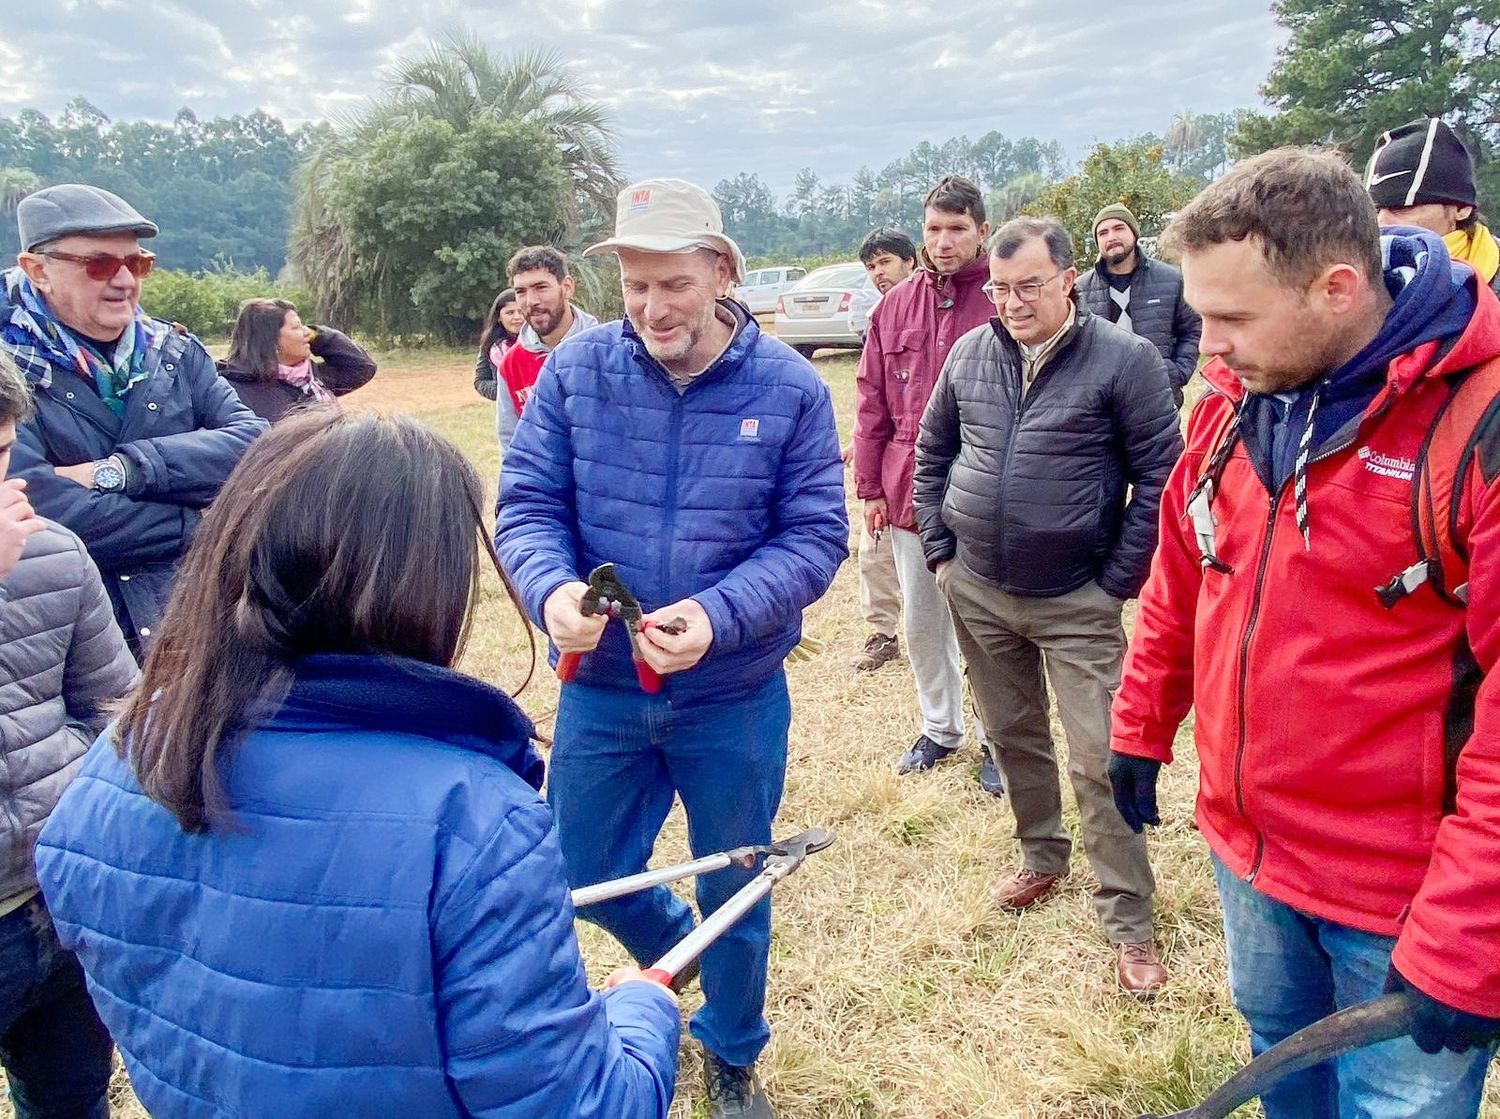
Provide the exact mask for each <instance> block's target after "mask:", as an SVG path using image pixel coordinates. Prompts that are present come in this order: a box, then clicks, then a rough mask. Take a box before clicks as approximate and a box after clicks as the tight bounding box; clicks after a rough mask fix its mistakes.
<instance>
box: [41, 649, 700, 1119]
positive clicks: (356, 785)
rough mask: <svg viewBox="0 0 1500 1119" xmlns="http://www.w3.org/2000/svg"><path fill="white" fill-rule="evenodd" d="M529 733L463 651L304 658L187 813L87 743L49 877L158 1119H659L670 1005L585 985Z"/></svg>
mask: <svg viewBox="0 0 1500 1119" xmlns="http://www.w3.org/2000/svg"><path fill="white" fill-rule="evenodd" d="M530 734H531V724H530V722H529V721H528V720H527V719H526V717H525V716H524V715H522V714H521V712H520V710H519V709H518V708H517V707H516V706H515V704H513V703H512V702H511V701H510V699H509V698H508V697H507V696H505V695H504V694H503V693H501V692H499V691H497V690H495V689H494V688H491V687H489V686H488V685H485V684H481V683H479V682H478V681H476V680H471V679H469V678H467V677H464V676H460V675H459V674H457V673H454V672H448V671H446V670H444V669H439V668H435V667H433V666H431V665H425V664H420V663H418V662H415V661H410V660H404V659H398V658H387V659H382V658H377V657H368V656H318V657H311V658H308V659H307V660H305V661H303V662H302V663H301V664H300V665H298V666H297V669H296V679H295V683H294V684H293V687H292V690H291V693H290V695H289V697H288V698H287V700H286V702H285V703H284V704H283V705H282V706H281V707H280V709H279V710H278V711H277V712H276V713H275V714H274V716H272V717H271V718H270V719H269V721H268V722H266V723H264V724H263V725H261V726H260V727H258V728H257V729H254V730H252V731H251V732H250V734H249V735H248V736H247V737H246V738H245V739H244V740H243V741H242V742H241V743H239V744H238V745H236V746H234V747H233V748H232V749H231V750H230V751H229V752H228V755H227V762H226V763H225V764H224V767H223V777H224V785H225V790H226V792H227V794H228V799H229V804H230V806H231V808H232V811H233V820H232V821H231V826H227V827H224V828H222V829H220V830H216V831H214V832H211V833H208V834H198V835H189V834H185V833H184V832H183V831H182V830H181V828H180V827H179V826H178V823H177V821H176V819H175V818H174V817H173V816H172V815H171V814H170V813H168V812H167V811H166V809H164V808H162V807H161V806H160V805H158V804H156V803H155V802H153V801H151V800H148V799H147V798H146V797H145V795H144V794H143V793H142V792H141V789H140V786H139V784H138V783H137V782H136V780H135V777H134V774H133V773H132V770H131V768H130V765H129V763H128V762H127V761H124V760H122V759H121V758H120V757H119V756H118V754H117V753H116V750H115V743H114V741H113V738H112V736H111V735H110V734H109V733H106V734H105V735H104V737H102V738H100V740H99V741H98V742H97V743H95V745H94V747H93V749H92V750H91V751H90V753H89V755H88V758H87V760H86V761H85V763H84V766H83V770H82V772H81V774H80V775H79V777H78V779H77V780H76V781H74V783H73V784H72V785H71V786H70V787H69V789H68V791H67V792H66V793H65V794H63V798H62V801H61V803H59V805H58V807H57V809H56V810H55V811H54V812H53V814H52V818H51V820H50V821H49V822H48V823H47V826H46V827H45V828H44V829H43V831H42V836H41V840H40V843H39V845H38V854H37V873H38V877H39V879H40V881H41V883H42V889H43V892H44V894H45V896H46V899H47V904H48V906H49V907H50V908H51V911H52V916H53V918H54V920H55V922H56V924H57V929H58V935H59V937H60V938H61V940H62V941H63V943H64V944H66V945H67V946H68V947H69V948H71V949H73V950H74V951H76V952H77V953H78V956H79V959H80V960H81V961H82V963H83V966H84V970H85V972H86V973H87V976H88V980H89V989H90V992H91V993H92V995H93V997H94V1001H95V1004H96V1005H97V1006H98V1008H99V1013H100V1016H101V1017H102V1018H103V1019H104V1022H105V1024H106V1025H107V1026H108V1027H109V1031H110V1033H111V1034H112V1035H113V1036H114V1039H115V1041H116V1042H117V1043H118V1044H119V1046H120V1049H121V1052H122V1053H123V1055H124V1057H125V1063H126V1067H127V1068H128V1069H129V1071H130V1078H131V1082H132V1084H133V1085H134V1086H135V1091H136V1094H137V1095H138V1096H139V1097H140V1099H141V1102H142V1103H144V1104H145V1105H146V1108H147V1109H148V1110H149V1111H150V1112H151V1114H152V1115H154V1116H157V1117H158V1119H174V1117H199V1116H201V1117H203V1119H208V1117H210V1116H213V1117H216V1119H224V1117H226V1116H269V1115H286V1116H291V1115H309V1116H311V1115H324V1116H343V1117H348V1119H353V1117H358V1116H370V1117H375V1116H423V1117H424V1119H449V1117H458V1116H492V1117H496V1119H499V1117H506V1119H565V1117H566V1119H573V1117H578V1119H646V1117H649V1119H664V1117H665V1116H666V1114H667V1109H668V1106H669V1104H670V1102H671V1097H672V1091H673V1086H674V1082H675V1078H676V1073H677V1044H678V1034H679V1028H680V1025H679V1018H678V1012H677V1008H676V1006H675V1005H674V1004H673V1002H672V1000H671V999H670V998H669V997H668V996H667V995H666V994H665V993H664V992H662V991H661V990H660V989H658V988H656V987H654V986H652V985H650V984H645V983H627V984H624V985H622V986H620V987H617V988H615V989H614V990H612V991H610V992H608V993H606V994H604V995H602V996H601V995H598V994H594V993H592V992H590V990H589V989H588V986H587V983H586V981H585V977H584V970H583V962H582V960H581V959H580V958H579V954H578V942H577V939H576V938H575V936H574V931H573V906H572V903H571V901H570V900H569V895H568V887H567V885H566V883H565V881H564V877H563V874H564V871H563V861H562V855H561V852H560V851H559V849H558V846H557V840H556V837H555V835H554V834H553V830H552V817H551V813H550V812H549V811H548V809H547V806H546V805H545V804H544V803H542V801H541V799H540V798H539V797H538V796H537V792H536V789H537V787H538V786H539V785H540V784H541V780H542V762H541V759H540V758H539V757H538V755H537V753H536V751H535V749H534V747H533V746H532V745H531V743H530V741H529V736H530Z"/></svg>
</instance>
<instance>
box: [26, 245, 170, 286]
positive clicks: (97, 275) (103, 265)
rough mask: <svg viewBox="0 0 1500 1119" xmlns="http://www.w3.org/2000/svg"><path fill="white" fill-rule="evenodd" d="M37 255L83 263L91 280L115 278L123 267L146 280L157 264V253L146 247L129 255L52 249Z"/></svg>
mask: <svg viewBox="0 0 1500 1119" xmlns="http://www.w3.org/2000/svg"><path fill="white" fill-rule="evenodd" d="M37 255H38V256H45V257H51V258H52V259H53V260H66V261H68V262H69V263H70V264H81V265H83V274H84V275H85V276H87V277H88V278H89V279H91V280H113V279H114V278H115V277H116V276H117V275H119V274H120V269H121V268H128V269H130V274H131V275H132V276H134V277H135V278H136V279H137V280H144V279H145V278H146V277H147V276H149V275H151V269H152V268H154V267H155V266H156V254H155V253H148V252H147V251H146V250H145V249H142V250H141V251H140V252H138V253H131V254H130V255H129V256H109V255H99V256H79V255H78V254H77V253H59V252H50V251H49V252H41V253H38V254H37Z"/></svg>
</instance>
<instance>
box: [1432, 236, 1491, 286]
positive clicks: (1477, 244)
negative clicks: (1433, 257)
mask: <svg viewBox="0 0 1500 1119" xmlns="http://www.w3.org/2000/svg"><path fill="white" fill-rule="evenodd" d="M1443 244H1445V245H1447V246H1448V255H1449V256H1451V257H1452V258H1453V259H1454V260H1461V261H1463V262H1464V263H1465V264H1468V265H1470V266H1471V267H1472V268H1473V269H1474V271H1476V272H1478V273H1479V278H1480V279H1482V280H1483V281H1484V282H1485V283H1489V282H1490V281H1491V280H1493V279H1494V278H1495V273H1496V272H1500V242H1497V241H1496V240H1495V235H1494V234H1493V233H1491V232H1490V231H1489V230H1488V229H1487V228H1486V227H1484V226H1483V225H1478V224H1476V225H1475V226H1474V228H1473V229H1471V230H1462V229H1455V230H1454V231H1453V232H1452V233H1450V234H1448V235H1447V236H1446V237H1444V238H1443Z"/></svg>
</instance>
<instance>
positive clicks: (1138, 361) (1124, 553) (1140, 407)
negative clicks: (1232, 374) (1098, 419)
mask: <svg viewBox="0 0 1500 1119" xmlns="http://www.w3.org/2000/svg"><path fill="white" fill-rule="evenodd" d="M1167 370H1168V366H1167V363H1166V362H1164V361H1162V360H1161V356H1160V355H1159V354H1158V353H1157V350H1156V347H1154V346H1150V345H1142V346H1138V347H1136V353H1135V355H1134V356H1133V357H1132V358H1131V360H1129V361H1126V362H1123V363H1122V365H1121V368H1120V370H1119V372H1118V373H1117V374H1116V376H1115V381H1114V411H1115V423H1116V425H1117V430H1118V433H1119V434H1118V438H1119V440H1120V445H1121V453H1122V458H1123V460H1124V464H1125V479H1126V481H1127V482H1129V483H1130V485H1131V488H1132V489H1131V496H1130V501H1129V503H1128V504H1127V505H1126V506H1125V515H1124V519H1123V521H1122V522H1121V526H1120V535H1119V538H1118V539H1117V540H1116V541H1115V547H1114V550H1113V551H1112V552H1111V553H1110V555H1109V558H1108V559H1107V560H1106V561H1105V564H1104V570H1103V571H1102V572H1101V573H1100V575H1099V585H1100V586H1102V587H1103V588H1104V589H1105V590H1106V591H1108V592H1109V593H1110V594H1112V595H1114V596H1115V597H1116V598H1134V597H1135V596H1136V595H1138V594H1140V592H1141V587H1143V586H1144V585H1145V583H1146V575H1147V573H1148V572H1149V571H1150V569H1151V557H1152V555H1153V554H1154V553H1155V551H1156V541H1157V532H1158V525H1157V516H1158V514H1159V512H1160V509H1161V495H1162V490H1163V489H1164V488H1165V487H1166V484H1167V476H1168V475H1169V474H1170V473H1171V472H1172V467H1173V466H1174V465H1175V464H1176V462H1177V459H1178V458H1179V457H1180V456H1181V454H1182V431H1181V429H1180V428H1179V427H1178V423H1177V407H1176V404H1175V403H1174V400H1173V394H1172V385H1171V383H1170V382H1169V380H1168V372H1167Z"/></svg>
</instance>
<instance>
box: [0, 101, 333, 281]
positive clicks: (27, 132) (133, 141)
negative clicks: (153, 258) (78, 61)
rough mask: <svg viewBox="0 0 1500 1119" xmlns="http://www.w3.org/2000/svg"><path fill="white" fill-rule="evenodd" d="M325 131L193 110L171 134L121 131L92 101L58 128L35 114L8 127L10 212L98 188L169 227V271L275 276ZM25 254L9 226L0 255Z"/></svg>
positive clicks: (165, 233) (3, 192)
mask: <svg viewBox="0 0 1500 1119" xmlns="http://www.w3.org/2000/svg"><path fill="white" fill-rule="evenodd" d="M330 132H331V130H330V129H329V127H328V126H327V125H326V124H318V125H303V126H301V127H299V128H294V129H290V130H289V129H288V128H287V127H286V126H285V125H284V124H283V123H282V122H281V121H280V120H278V119H277V118H276V117H274V116H272V115H271V114H269V113H266V112H262V111H260V110H256V111H255V112H253V113H250V114H249V115H248V116H233V117H213V118H211V119H209V120H200V119H199V118H198V117H197V116H195V115H194V114H193V112H192V110H190V109H183V110H181V111H180V112H178V114H177V116H176V118H175V119H173V121H172V123H171V124H158V123H155V122H152V121H144V120H136V121H111V120H110V119H109V117H107V116H106V115H105V114H104V113H103V112H102V111H100V110H99V109H98V108H97V107H95V106H94V105H91V104H90V103H89V102H88V101H85V100H84V99H83V98H74V99H73V100H72V101H70V102H68V104H67V106H66V108H64V109H63V111H62V112H61V113H60V114H59V115H58V117H57V119H56V120H53V119H50V118H48V117H47V116H45V115H43V114H42V113H39V112H37V111H36V110H34V109H23V110H22V111H21V112H20V113H18V114H17V115H16V116H14V117H0V208H3V210H4V212H5V213H6V214H9V213H11V212H13V210H14V206H15V203H16V202H18V201H19V200H20V198H21V197H23V196H24V195H26V194H29V193H30V192H31V191H33V190H36V189H38V188H40V187H42V186H46V185H49V184H51V183H61V182H88V183H93V184H94V185H96V186H101V187H104V188H105V189H106V190H112V191H114V192H115V193H116V194H118V195H120V196H121V197H123V198H128V199H130V201H131V202H132V203H133V204H134V205H135V206H136V208H138V209H139V210H140V211H141V212H142V213H144V214H148V215H150V216H151V218H152V219H153V220H154V221H156V223H157V224H158V225H160V226H161V236H160V238H158V240H157V243H156V245H155V246H153V247H154V249H155V250H156V252H157V253H158V255H159V256H160V257H161V259H162V262H163V263H164V264H169V265H170V266H171V267H173V268H181V269H186V270H188V271H192V272H198V271H203V270H206V269H211V268H214V267H233V268H238V269H243V270H246V271H254V270H255V269H257V268H263V269H265V270H266V271H267V272H269V273H271V274H273V275H274V274H276V273H277V272H279V271H280V270H281V268H282V266H283V265H284V264H285V263H286V249H287V231H288V229H289V227H290V222H291V213H292V181H293V179H294V178H295V176H296V174H297V168H298V167H299V166H300V165H301V163H302V161H303V159H304V158H306V156H307V155H308V153H309V152H311V151H312V150H313V149H314V148H315V147H317V146H318V145H319V144H320V143H322V142H323V141H324V140H325V139H326V138H327V137H328V135H329V133H330ZM18 248H19V246H18V245H17V244H16V230H15V224H14V223H13V222H10V221H4V222H0V253H3V254H5V256H7V257H9V256H12V255H14V253H15V252H16V251H17V250H18Z"/></svg>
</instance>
